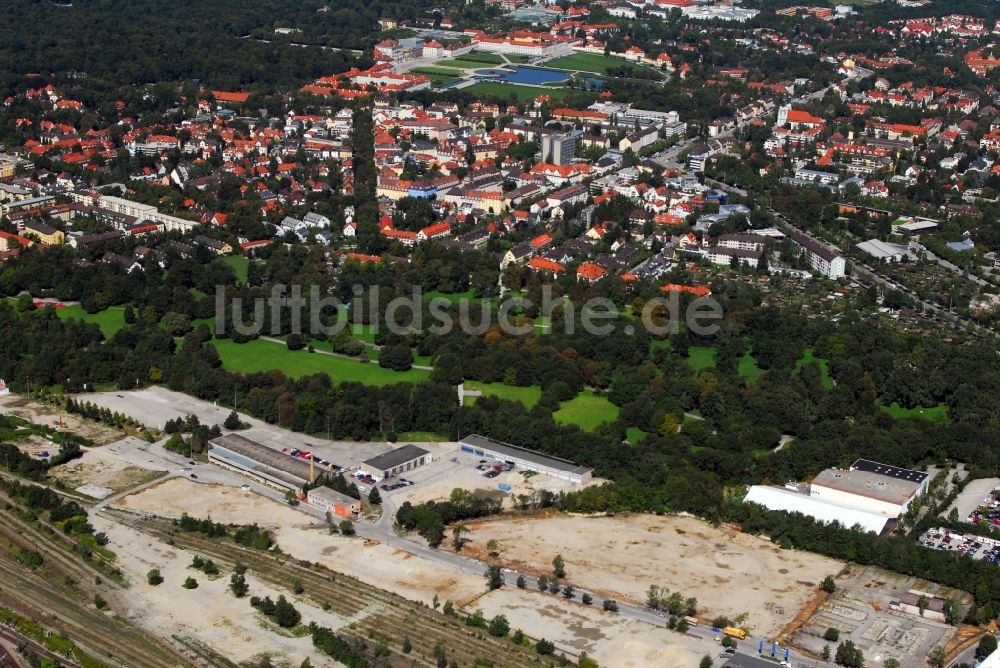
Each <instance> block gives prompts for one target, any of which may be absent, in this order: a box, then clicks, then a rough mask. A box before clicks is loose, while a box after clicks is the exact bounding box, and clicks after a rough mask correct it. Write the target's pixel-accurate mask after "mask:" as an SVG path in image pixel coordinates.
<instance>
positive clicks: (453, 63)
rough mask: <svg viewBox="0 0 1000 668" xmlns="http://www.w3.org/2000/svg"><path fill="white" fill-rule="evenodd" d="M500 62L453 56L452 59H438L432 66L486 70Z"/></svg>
mask: <svg viewBox="0 0 1000 668" xmlns="http://www.w3.org/2000/svg"><path fill="white" fill-rule="evenodd" d="M499 64H500V63H484V62H482V61H476V60H466V59H464V58H455V59H454V60H451V59H446V60H439V61H437V62H436V63H434V65H433V67H446V68H447V67H451V68H458V69H460V70H486V69H490V68H492V67H494V66H496V65H499Z"/></svg>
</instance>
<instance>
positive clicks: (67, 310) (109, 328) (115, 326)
mask: <svg viewBox="0 0 1000 668" xmlns="http://www.w3.org/2000/svg"><path fill="white" fill-rule="evenodd" d="M56 315H58V316H59V319H60V320H83V321H84V322H91V323H94V324H96V325H98V326H99V327H100V328H101V332H103V333H104V338H106V339H110V338H111V337H112V336H114V335H115V334H116V333H117V332H118V330H120V329H121V328H123V327H124V326H125V307H124V306H112V307H110V308H106V309H104V310H103V311H98V312H97V313H87V312H86V311H84V310H83V307H82V306H80V305H79V304H72V305H70V306H66V307H64V308H59V309H56Z"/></svg>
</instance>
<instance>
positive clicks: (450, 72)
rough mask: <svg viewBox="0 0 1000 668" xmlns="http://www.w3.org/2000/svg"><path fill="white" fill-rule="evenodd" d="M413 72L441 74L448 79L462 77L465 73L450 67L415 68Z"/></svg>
mask: <svg viewBox="0 0 1000 668" xmlns="http://www.w3.org/2000/svg"><path fill="white" fill-rule="evenodd" d="M411 72H414V73H415V74H440V75H443V76H446V77H460V76H462V75H463V74H465V72H463V71H462V70H456V69H451V68H448V67H414V68H413V69H412V70H411Z"/></svg>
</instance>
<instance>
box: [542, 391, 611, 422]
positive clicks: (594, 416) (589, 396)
mask: <svg viewBox="0 0 1000 668" xmlns="http://www.w3.org/2000/svg"><path fill="white" fill-rule="evenodd" d="M552 419H554V420H555V421H556V422H558V423H559V424H575V425H576V426H578V427H579V428H580V429H582V430H584V431H594V430H595V429H597V428H598V427H599V426H601V425H602V424H604V423H605V422H614V421H615V420H617V419H618V407H617V406H615V405H614V404H613V403H611V402H610V401H608V399H607V397H604V396H600V395H596V394H594V393H593V392H591V391H590V390H584V391H583V392H581V393H580V394H578V395H576V396H575V397H573V398H572V399H570V400H569V401H564V402H563V403H562V406H560V407H559V410H557V411H556V412H555V413H553V414H552Z"/></svg>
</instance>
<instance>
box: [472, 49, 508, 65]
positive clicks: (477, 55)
mask: <svg viewBox="0 0 1000 668" xmlns="http://www.w3.org/2000/svg"><path fill="white" fill-rule="evenodd" d="M462 58H464V59H465V60H473V61H479V62H481V63H488V64H491V65H499V64H500V63H502V62H503V56H500V55H498V54H495V53H486V52H485V51H469V52H468V53H466V54H463V55H462Z"/></svg>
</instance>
